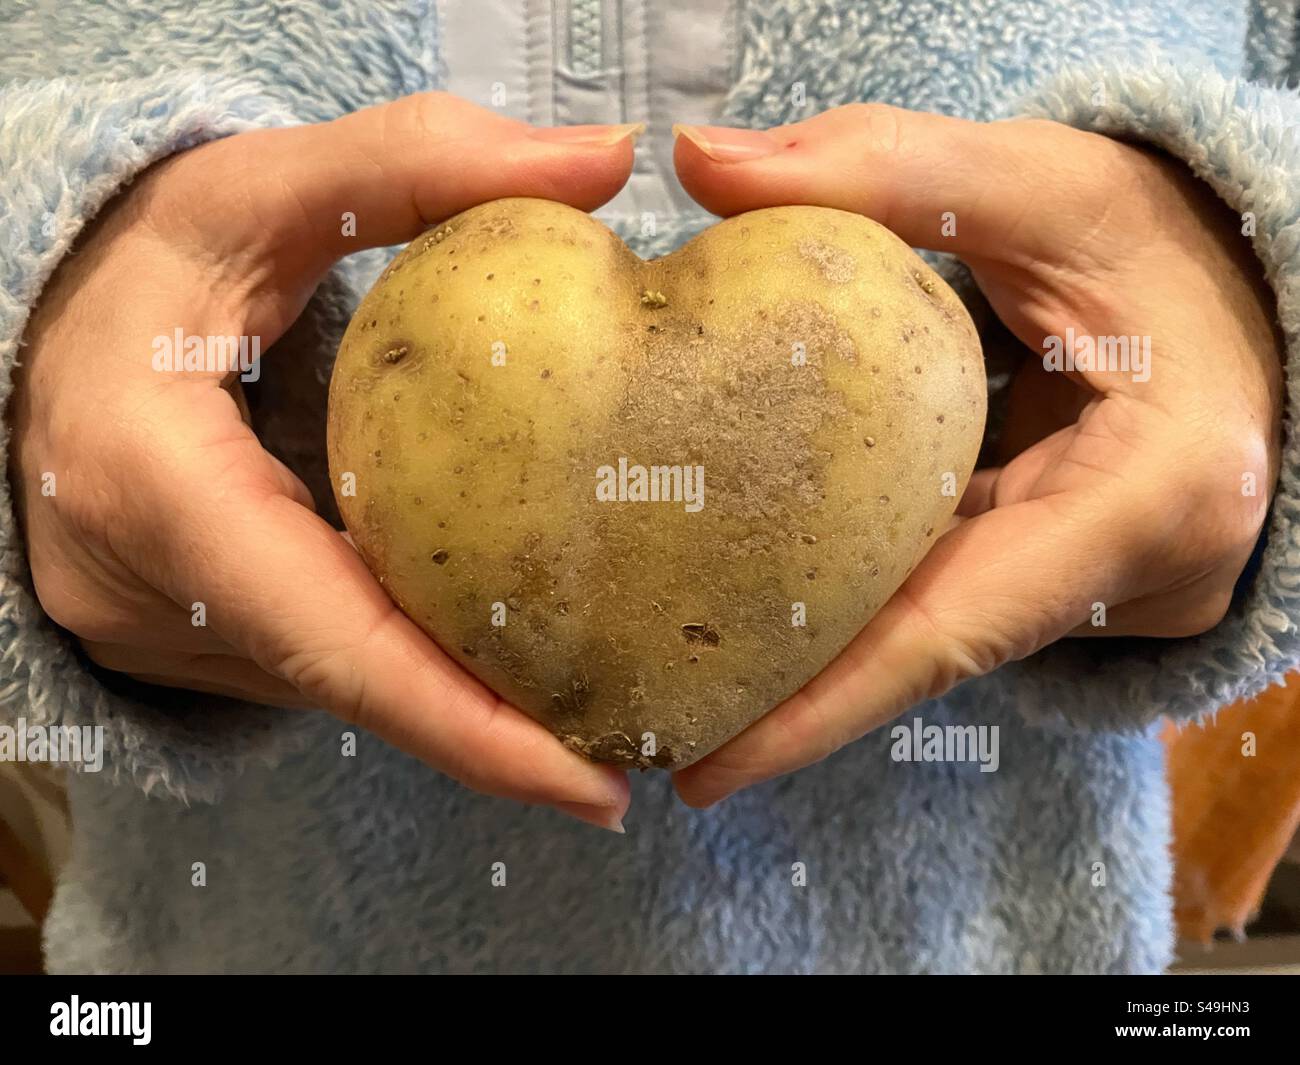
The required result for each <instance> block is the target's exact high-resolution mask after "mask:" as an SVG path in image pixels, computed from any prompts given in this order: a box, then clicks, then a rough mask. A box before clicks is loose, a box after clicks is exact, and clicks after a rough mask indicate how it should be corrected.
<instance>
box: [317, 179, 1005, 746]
mask: <svg viewBox="0 0 1300 1065" xmlns="http://www.w3.org/2000/svg"><path fill="white" fill-rule="evenodd" d="M503 354H504V359H502V355H503ZM494 356H495V358H494ZM502 363H504V364H502ZM984 418H985V381H984V369H983V359H982V355H981V351H980V344H979V339H978V337H977V335H976V331H975V327H974V325H973V324H972V322H971V320H970V317H969V315H968V314H967V313H966V310H965V308H964V307H963V306H962V304H961V302H960V300H959V299H958V297H957V296H956V294H955V293H954V292H953V291H952V290H951V289H950V288H949V287H948V286H947V285H946V284H945V283H944V282H943V280H942V279H941V278H940V277H939V276H938V275H937V274H935V273H934V271H932V270H931V269H930V268H929V267H928V266H927V265H926V264H925V263H924V262H923V261H922V260H921V259H920V258H918V257H917V256H916V255H915V254H914V253H913V252H912V251H911V249H909V248H908V247H907V246H906V245H905V244H904V243H903V242H902V241H900V240H899V239H898V238H897V237H895V236H894V235H893V234H892V233H890V232H889V231H888V230H886V229H884V228H882V227H881V226H879V225H876V224H875V223H873V222H871V221H869V220H867V219H865V218H862V217H860V216H858V215H853V214H849V213H845V212H841V211H835V210H830V209H826V208H817V207H779V208H772V209H768V210H762V211H754V212H751V213H749V214H744V215H739V216H736V217H734V218H731V219H728V220H726V221H723V222H721V223H719V224H718V225H716V226H714V227H713V228H711V229H709V230H708V231H706V232H705V233H703V234H701V235H700V236H698V237H697V238H695V240H693V241H691V242H690V243H689V244H687V245H686V246H685V247H683V248H681V249H679V250H678V251H677V252H675V253H673V254H672V255H669V256H667V257H665V258H663V259H658V260H653V261H649V262H646V261H642V260H641V259H639V258H638V257H637V256H635V255H634V254H633V253H632V252H631V251H630V250H629V249H628V248H627V247H626V245H624V244H623V243H622V241H620V240H619V239H618V238H617V237H616V236H615V235H614V234H613V233H611V232H610V231H609V230H608V229H606V228H605V227H604V226H603V225H601V224H600V223H599V222H597V221H595V220H594V219H592V218H591V217H589V216H588V215H586V214H583V213H581V212H579V211H576V210H574V209H572V208H569V207H566V206H563V205H560V204H556V203H552V202H549V201H544V200H531V199H509V200H499V201H495V202H492V203H487V204H483V205H481V206H479V207H475V208H472V209H471V210H468V211H466V212H464V213H463V214H460V215H458V216H456V217H455V218H452V219H451V220H449V221H448V222H446V223H445V224H443V225H441V226H438V227H435V228H434V229H431V230H429V231H428V232H426V233H425V234H424V235H423V236H421V237H419V238H417V239H416V240H415V241H413V242H412V243H411V244H410V245H409V246H408V247H407V248H406V249H405V250H404V251H403V252H402V253H401V254H400V255H398V256H397V258H396V259H394V260H393V262H392V263H391V264H390V265H389V267H388V268H387V269H386V270H385V271H384V273H383V275H382V276H381V278H380V280H379V281H378V282H377V283H376V285H375V287H374V288H373V289H372V290H371V291H370V293H369V294H368V295H367V296H366V297H365V299H364V300H363V301H362V303H361V305H360V307H359V308H358V310H357V312H356V315H355V316H354V317H353V319H352V322H351V324H350V326H349V328H348V330H347V333H346V335H345V336H344V339H343V343H342V346H341V347H340V350H339V354H338V360H337V363H336V365H335V369H334V377H333V380H332V382H331V386H330V413H329V458H330V470H331V476H332V480H333V483H334V486H335V492H336V493H337V494H338V504H339V508H340V511H341V513H342V515H343V518H344V521H345V522H346V524H347V527H348V529H349V531H350V532H351V534H352V537H353V539H354V541H355V543H356V545H357V548H358V549H359V550H360V552H361V554H362V556H363V557H364V558H365V560H366V562H367V564H368V565H369V566H370V568H371V569H372V570H373V572H374V573H375V574H376V576H377V577H378V579H379V580H380V582H381V583H382V584H383V585H384V587H385V588H386V589H387V591H388V593H389V594H390V595H391V596H392V597H393V599H394V601H395V602H396V603H397V604H398V605H399V606H400V607H401V608H402V609H403V610H404V611H405V612H406V613H407V614H408V615H409V616H410V617H411V618H412V619H413V620H414V621H415V622H416V623H417V624H418V625H419V626H420V627H421V628H423V629H424V631H425V632H427V633H428V634H429V635H430V636H431V637H432V638H433V639H434V640H436V641H437V642H438V644H440V645H441V646H442V648H443V649H444V650H445V651H446V652H447V653H448V654H449V655H451V656H452V657H453V658H454V659H455V660H456V661H457V662H459V663H460V664H461V665H462V666H464V667H465V668H466V669H467V670H469V671H470V672H471V673H473V674H474V675H475V676H477V677H478V678H479V679H481V680H482V681H483V682H484V683H485V684H487V685H488V686H489V687H491V688H492V689H494V690H495V691H496V692H498V693H499V694H500V695H502V696H503V697H505V698H506V699H508V700H509V701H510V702H512V703H514V704H515V705H517V706H519V707H520V708H521V709H523V710H524V711H525V712H527V713H528V714H530V715H531V716H533V717H534V718H536V719H537V720H538V721H540V722H542V723H543V724H545V725H546V726H547V727H548V728H550V729H551V730H552V731H553V732H555V733H556V735H558V736H559V737H561V738H562V739H563V740H564V742H565V743H566V744H568V745H569V746H571V747H573V748H574V749H576V750H578V751H580V752H582V753H583V754H585V755H587V756H588V757H590V758H593V759H596V760H598V761H604V762H612V763H616V764H622V765H627V766H640V767H643V768H645V767H649V766H658V767H662V768H667V769H676V768H680V767H682V766H685V765H688V764H690V763H691V762H693V761H695V760H697V759H699V758H702V757H703V756H704V755H706V754H708V753H709V752H710V751H712V750H714V749H715V748H716V747H718V746H719V745H720V744H722V743H723V742H725V741H726V740H727V739H729V738H731V737H732V736H734V735H735V734H736V733H738V732H740V731H741V730H742V729H744V728H745V727H746V726H747V725H749V724H750V723H752V722H753V721H755V720H756V719H757V718H759V717H760V716H762V715H763V714H764V713H766V712H767V711H768V710H770V709H771V708H772V707H774V706H775V705H776V704H777V703H779V702H781V701H782V700H783V699H785V698H786V697H787V696H789V695H791V694H792V693H793V692H795V691H797V690H798V689H799V688H800V687H802V685H803V684H804V683H805V682H806V681H807V680H808V679H810V678H811V677H812V676H814V675H815V674H816V673H817V672H819V671H820V670H821V669H822V668H823V667H824V666H825V665H826V664H827V663H828V662H829V661H830V660H831V659H832V658H834V657H835V655H836V654H837V653H838V652H839V651H840V650H841V649H842V648H843V647H844V646H845V645H846V644H847V643H848V642H849V641H850V640H851V639H852V638H853V637H854V636H855V635H856V634H857V633H858V632H859V631H860V630H861V629H862V627H863V626H864V625H865V624H866V623H867V622H868V621H869V620H870V618H871V617H872V615H874V614H875V613H876V611H877V610H878V609H879V608H880V607H881V606H882V605H883V604H884V603H885V601H886V600H887V599H888V598H889V596H890V595H891V594H892V593H893V592H894V590H895V589H896V588H897V587H898V585H899V584H900V583H902V581H903V579H904V578H905V577H906V576H907V574H908V573H909V572H910V571H911V570H912V568H913V567H914V566H915V564H916V563H917V562H918V561H919V560H920V558H921V557H922V556H923V555H924V553H925V551H926V550H927V549H928V548H929V546H930V545H931V544H932V543H933V542H934V540H935V538H936V537H937V536H938V535H939V533H940V532H941V531H942V529H943V526H944V524H945V522H946V521H947V519H948V517H949V515H950V514H951V513H952V511H953V509H954V507H955V506H956V502H957V499H958V498H959V497H960V495H961V492H962V491H963V489H964V487H965V484H966V481H967V479H968V477H969V475H970V471H971V469H972V467H973V465H974V462H975V457H976V453H977V451H978V449H979V444H980V439H981V436H982V433H983V428H984ZM620 457H624V458H626V459H627V461H628V463H629V465H642V466H645V467H649V466H651V465H662V466H674V465H675V466H686V465H692V466H702V467H703V468H704V495H703V506H702V508H700V509H698V510H696V511H694V512H691V511H690V510H688V509H687V507H686V505H685V502H684V501H683V502H672V501H667V502H666V501H658V502H649V501H624V502H618V501H601V500H600V499H598V498H597V492H596V485H597V471H598V469H599V468H601V467H605V466H611V467H617V465H618V462H619V459H620ZM346 474H352V475H353V478H350V479H349V478H345V475H346ZM352 481H354V483H355V494H349V493H348V492H347V491H346V490H343V489H344V486H345V485H347V484H350V483H351V482H352ZM800 604H802V606H800ZM801 611H802V615H803V618H802V620H803V622H804V623H803V624H798V622H799V621H800V612H801ZM502 621H504V624H500V622H502ZM494 622H496V623H495V624H494ZM647 733H651V734H653V737H652V738H651V737H647V735H646V734H647Z"/></svg>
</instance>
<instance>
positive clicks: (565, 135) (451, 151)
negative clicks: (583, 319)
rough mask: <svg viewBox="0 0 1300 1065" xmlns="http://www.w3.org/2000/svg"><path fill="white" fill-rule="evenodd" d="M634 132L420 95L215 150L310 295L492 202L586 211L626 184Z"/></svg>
mask: <svg viewBox="0 0 1300 1065" xmlns="http://www.w3.org/2000/svg"><path fill="white" fill-rule="evenodd" d="M639 130H640V127H637V126H632V125H623V126H582V127H559V128H555V129H552V128H538V127H534V126H530V125H528V124H526V123H523V122H517V121H515V120H513V119H510V118H506V117H505V116H503V115H500V114H498V113H497V112H495V111H490V110H487V109H485V108H481V107H478V106H476V105H474V104H471V103H469V102H468V101H465V100H461V99H458V98H457V97H454V96H450V95H448V94H446V93H422V94H418V95H415V96H408V97H404V98H403V99H400V100H397V101H394V102H393V103H388V104H383V105H380V106H378V107H371V108H367V109H365V110H362V111H358V112H355V113H353V114H350V115H346V116H344V117H342V118H339V119H336V120H334V121H332V122H325V123H320V124H317V125H309V126H299V127H295V128H292V129H273V130H259V131H255V132H251V133H247V134H243V135H241V136H239V137H234V138H230V139H229V140H228V141H224V142H221V149H222V152H223V155H224V156H225V157H227V160H226V161H228V163H229V165H230V166H231V168H232V169H233V170H234V171H235V172H236V173H237V185H238V195H239V197H240V201H241V205H242V206H243V207H244V208H245V209H246V210H248V211H251V212H252V213H253V215H254V216H255V217H256V218H258V219H259V220H260V221H261V223H262V233H263V240H264V244H265V245H266V246H268V247H269V248H271V249H272V250H273V255H274V258H275V260H276V264H277V266H278V268H279V269H280V271H281V272H282V273H286V274H288V275H290V276H292V277H294V278H295V279H297V280H299V281H300V282H302V283H304V284H306V283H308V282H310V283H311V284H314V283H315V280H316V279H317V278H318V277H319V276H320V274H321V273H323V272H324V271H325V270H326V269H328V267H329V266H330V265H332V264H333V263H334V262H335V261H336V260H337V259H339V258H340V257H342V256H344V255H348V254H350V253H352V252H355V251H358V250H360V249H362V248H370V247H384V246H387V245H391V244H398V243H402V242H405V241H408V240H411V239H412V238H414V237H415V236H416V235H418V234H419V233H420V232H421V231H422V230H423V229H424V228H425V227H427V226H428V225H430V224H432V223H433V222H436V221H441V220H442V219H445V218H448V217H450V216H451V215H454V214H456V213H458V212H460V211H463V210H465V209H466V208H468V207H471V206H474V205H475V204H478V203H483V202H486V201H488V200H494V199H499V198H502V197H508V196H535V197H540V198H544V199H550V200H557V201H559V202H561V203H567V204H570V205H572V206H574V207H578V208H580V209H582V210H591V209H593V208H595V207H597V206H599V205H600V204H602V203H604V202H605V201H606V200H608V199H610V198H611V197H612V196H613V195H614V194H615V193H616V192H617V191H618V190H619V189H620V188H621V187H622V185H623V183H624V182H625V181H626V180H627V177H628V174H629V173H630V172H631V168H632V153H633V140H634V137H635V135H636V134H637V133H638V132H639ZM193 158H195V157H191V162H193ZM184 160H185V157H181V159H180V161H179V163H178V165H183V164H184ZM193 165H203V166H206V167H211V166H212V162H211V160H202V159H200V160H199V161H198V162H197V163H194V164H193Z"/></svg>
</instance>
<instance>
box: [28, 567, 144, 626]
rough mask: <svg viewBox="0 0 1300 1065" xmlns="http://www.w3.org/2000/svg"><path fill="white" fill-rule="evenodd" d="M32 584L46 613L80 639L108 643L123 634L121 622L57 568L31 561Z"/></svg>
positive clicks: (37, 599) (58, 624)
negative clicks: (73, 584) (75, 585)
mask: <svg viewBox="0 0 1300 1065" xmlns="http://www.w3.org/2000/svg"><path fill="white" fill-rule="evenodd" d="M32 586H33V588H34V590H35V592H36V601H37V602H38V603H40V606H41V610H43V611H44V612H45V616H46V617H47V618H49V619H50V620H51V621H52V622H54V624H56V625H57V626H59V628H61V629H66V630H67V631H68V632H70V633H72V634H73V635H74V636H76V637H78V638H80V639H82V640H93V641H99V642H109V641H112V640H114V639H116V638H118V637H119V636H120V635H121V634H122V625H121V623H120V622H119V621H118V620H117V619H116V618H114V616H113V614H112V613H111V612H110V611H108V610H106V609H104V607H103V606H102V605H101V604H100V603H98V602H97V601H96V600H95V597H94V596H93V595H89V594H86V593H84V592H82V591H79V590H78V589H76V588H74V587H73V586H72V584H71V583H70V582H69V580H68V578H67V576H66V574H64V573H63V572H62V571H61V570H60V569H59V568H57V567H53V566H50V565H49V564H47V563H41V562H38V561H35V560H33V563H32Z"/></svg>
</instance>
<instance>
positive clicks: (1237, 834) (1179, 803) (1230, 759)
mask: <svg viewBox="0 0 1300 1065" xmlns="http://www.w3.org/2000/svg"><path fill="white" fill-rule="evenodd" d="M1163 739H1164V741H1165V745H1166V748H1167V751H1168V773H1169V783H1170V791H1171V796H1172V801H1173V822H1174V825H1173V835H1174V916H1175V919H1176V921H1177V923H1178V932H1179V935H1180V936H1181V937H1182V938H1184V939H1191V940H1199V941H1201V942H1209V940H1210V939H1212V938H1213V936H1214V933H1215V932H1216V931H1217V930H1219V929H1221V928H1222V929H1227V930H1228V931H1230V932H1232V933H1233V934H1234V935H1236V936H1238V937H1241V936H1243V935H1244V934H1245V926H1246V922H1247V921H1248V920H1250V918H1251V917H1252V916H1253V915H1254V914H1255V913H1256V912H1257V911H1258V910H1259V906H1260V903H1261V901H1262V900H1263V898H1264V891H1265V889H1266V888H1267V887H1268V882H1269V878H1270V877H1271V876H1272V874H1273V870H1274V868H1276V866H1277V863H1278V861H1279V860H1281V858H1282V855H1283V854H1285V853H1286V849H1287V846H1288V845H1289V844H1290V842H1291V840H1292V838H1293V837H1294V836H1295V834H1296V827H1297V825H1300V674H1292V675H1291V676H1290V677H1288V678H1287V681H1286V684H1285V685H1282V686H1279V687H1274V688H1270V689H1269V690H1268V691H1266V692H1264V694H1263V695H1261V696H1260V697H1259V698H1258V699H1256V700H1254V701H1252V702H1245V703H1235V704H1233V705H1232V706H1229V707H1226V708H1225V709H1223V710H1220V711H1219V713H1218V714H1217V715H1216V716H1215V717H1214V719H1213V720H1211V721H1206V722H1205V723H1204V724H1201V725H1185V726H1182V727H1181V728H1180V727H1177V726H1174V725H1172V724H1170V725H1169V726H1168V728H1166V730H1165V732H1164V735H1163Z"/></svg>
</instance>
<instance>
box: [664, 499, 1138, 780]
mask: <svg viewBox="0 0 1300 1065" xmlns="http://www.w3.org/2000/svg"><path fill="white" fill-rule="evenodd" d="M1106 512H1107V510H1106V509H1102V510H1100V511H1098V510H1096V509H1095V503H1092V502H1091V501H1089V502H1087V503H1086V504H1085V505H1083V506H1067V505H1065V504H1063V503H1060V502H1057V501H1054V500H1047V499H1039V500H1031V501H1028V502H1025V503H1020V504H1016V505H1014V506H1008V507H1004V508H999V509H997V510H993V511H989V512H988V513H986V514H983V515H981V516H980V517H978V518H974V519H972V520H970V521H966V522H963V523H962V524H961V525H959V526H958V527H957V528H955V529H953V530H952V531H951V532H949V533H948V534H947V535H945V536H943V537H942V538H940V540H939V541H938V542H937V543H936V544H935V546H934V547H933V548H932V549H931V551H930V553H929V554H928V555H926V557H925V559H924V560H923V561H922V563H921V565H920V566H919V567H918V568H917V570H916V571H915V572H914V573H913V574H912V576H911V577H910V578H909V579H908V580H907V582H906V583H905V584H904V585H903V587H902V588H900V589H899V591H897V592H896V593H895V594H894V596H893V598H891V599H890V600H889V602H888V603H886V604H885V607H884V608H883V609H882V610H881V611H880V613H879V614H877V615H876V617H875V618H873V619H872V620H871V622H870V623H869V624H868V625H867V627H866V628H865V629H863V631H862V632H861V633H860V634H859V635H858V636H857V637H856V638H855V639H854V640H853V642H852V643H850V644H849V646H848V647H847V648H845V650H844V651H843V652H841V654H840V655H839V657H837V658H836V659H835V660H834V661H833V662H832V663H831V664H830V665H829V666H828V667H827V668H826V669H825V670H823V671H822V672H821V673H820V674H818V675H817V676H816V677H814V678H813V680H812V681H810V682H809V683H808V684H807V685H806V686H805V687H804V688H803V690H802V691H800V692H798V693H797V694H796V695H794V696H793V697H791V698H790V699H788V700H787V701H786V702H785V703H783V704H782V705H780V706H778V707H777V708H776V709H775V710H773V711H772V712H771V713H769V714H768V715H767V716H765V717H763V718H761V719H760V720H759V721H757V722H756V723H755V724H754V725H752V726H750V728H748V729H747V730H746V731H744V732H742V733H741V734H740V735H739V736H737V737H736V738H735V739H733V740H731V741H730V742H729V743H727V744H726V745H724V746H723V747H721V748H719V749H718V750H717V751H715V752H714V753H713V754H711V755H709V756H708V757H707V758H704V759H702V760H701V761H699V762H697V763H695V764H694V765H692V766H689V767H688V768H686V769H684V770H682V771H681V772H680V773H678V774H677V777H676V787H677V790H678V793H679V794H680V795H681V796H682V798H683V799H684V800H685V801H686V802H687V803H689V804H690V805H692V806H708V805H711V804H712V803H715V802H717V801H719V800H720V799H722V798H725V797H726V796H727V795H730V794H732V793H733V792H735V791H737V790H739V789H741V788H745V787H749V786H751V785H753V784H756V783H759V782H760V781H763V780H767V779H769V778H771V777H774V776H777V775H779V774H781V773H787V772H791V771H792V770H795V769H798V768H800V767H802V766H805V765H810V764H811V763H813V762H816V761H819V760H820V759H822V758H825V757H826V756H827V755H829V754H831V753H832V752H834V751H835V750H838V749H839V748H840V747H842V746H843V745H844V744H846V743H849V742H850V741H852V740H855V739H857V738H858V737H860V736H862V735H863V734H865V733H866V732H868V731H870V730H871V729H873V728H876V727H878V726H880V725H882V724H884V723H885V722H887V721H889V720H891V719H892V718H894V717H896V716H897V715H898V714H899V713H901V712H902V711H903V710H905V709H906V708H907V707H909V706H912V705H914V704H915V703H917V702H920V701H921V700H923V699H926V698H931V697H933V696H936V695H938V694H941V693H942V692H944V691H947V690H948V689H949V688H951V687H952V686H953V685H954V684H956V683H957V682H958V681H960V680H963V679H965V678H967V677H971V676H977V675H981V674H984V673H987V672H988V671H990V670H992V669H994V668H995V667H997V666H998V665H1001V664H1002V663H1004V662H1007V661H1011V660H1014V659H1019V658H1023V657H1025V656H1026V655H1029V654H1031V653H1033V652H1034V651H1036V650H1038V648H1040V647H1042V646H1043V645H1044V644H1046V643H1049V642H1051V641H1052V640H1054V639H1057V638H1059V637H1060V636H1062V635H1064V634H1065V633H1066V632H1068V631H1069V630H1070V629H1071V628H1073V627H1074V626H1075V625H1076V624H1078V623H1080V622H1082V621H1083V620H1084V619H1085V618H1086V617H1087V615H1088V610H1089V608H1090V606H1091V604H1092V603H1093V602H1094V601H1096V600H1097V599H1099V598H1100V599H1103V600H1104V599H1106V598H1107V597H1110V598H1112V599H1114V598H1118V596H1117V589H1119V588H1122V587H1124V586H1125V585H1126V582H1127V581H1128V579H1129V575H1128V573H1127V572H1126V566H1127V563H1126V562H1124V561H1123V560H1124V559H1126V558H1128V557H1129V555H1130V554H1131V545H1127V544H1123V540H1124V539H1125V536H1126V530H1125V529H1124V528H1123V527H1122V524H1121V523H1119V522H1112V523H1110V524H1109V525H1103V526H1101V527H1098V525H1097V522H1096V519H1095V513H1106ZM1127 534H1128V535H1130V536H1131V531H1128V533H1127ZM1121 546H1125V547H1127V548H1128V553H1126V552H1124V551H1121V550H1119V549H1120V547H1121Z"/></svg>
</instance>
